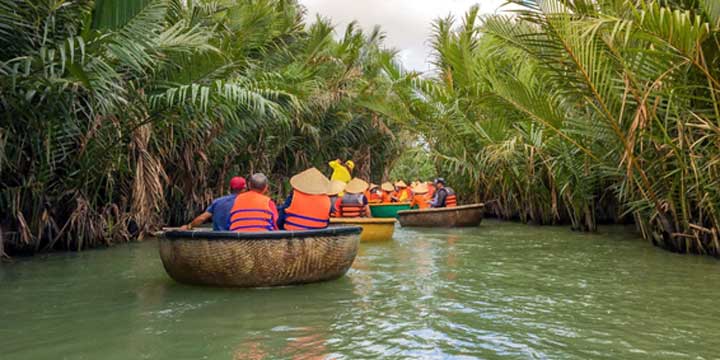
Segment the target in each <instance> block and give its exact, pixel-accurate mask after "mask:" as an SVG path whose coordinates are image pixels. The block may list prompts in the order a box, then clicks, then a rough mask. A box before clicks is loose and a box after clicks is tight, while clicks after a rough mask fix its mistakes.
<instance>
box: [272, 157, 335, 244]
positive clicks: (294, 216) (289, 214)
mask: <svg viewBox="0 0 720 360" xmlns="http://www.w3.org/2000/svg"><path fill="white" fill-rule="evenodd" d="M290 185H292V188H293V191H292V193H291V194H290V196H288V198H287V200H285V204H284V205H283V206H282V210H281V211H282V213H281V216H280V226H281V228H282V229H284V230H313V229H324V228H326V227H327V226H328V223H329V222H330V209H331V207H332V206H331V204H330V197H329V196H328V192H329V191H330V180H328V178H326V177H325V175H323V174H322V173H321V172H320V170H318V169H316V168H310V169H307V170H305V171H303V172H301V173H299V174H297V175H295V176H293V177H292V178H291V179H290Z"/></svg>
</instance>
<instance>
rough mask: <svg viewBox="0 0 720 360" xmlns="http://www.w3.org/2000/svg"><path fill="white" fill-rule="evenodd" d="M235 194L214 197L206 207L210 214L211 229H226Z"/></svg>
mask: <svg viewBox="0 0 720 360" xmlns="http://www.w3.org/2000/svg"><path fill="white" fill-rule="evenodd" d="M235 198H237V194H230V195H225V196H223V197H220V198H217V199H215V201H213V202H212V204H210V206H208V208H207V210H206V211H207V212H209V213H210V214H212V224H213V231H227V230H229V229H228V227H227V226H228V221H229V219H230V211H231V210H232V207H233V205H235Z"/></svg>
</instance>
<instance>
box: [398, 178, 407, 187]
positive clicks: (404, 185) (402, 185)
mask: <svg viewBox="0 0 720 360" xmlns="http://www.w3.org/2000/svg"><path fill="white" fill-rule="evenodd" d="M395 186H397V187H401V188H402V187H407V184H406V183H405V182H404V181H402V180H400V181H398V182H396V183H395Z"/></svg>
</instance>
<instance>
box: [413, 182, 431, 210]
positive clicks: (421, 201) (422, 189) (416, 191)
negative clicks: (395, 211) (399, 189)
mask: <svg viewBox="0 0 720 360" xmlns="http://www.w3.org/2000/svg"><path fill="white" fill-rule="evenodd" d="M412 192H413V198H412V202H410V207H411V208H414V207H417V208H418V209H420V210H423V209H427V208H429V207H430V199H429V198H428V187H427V185H425V184H424V183H418V184H417V185H416V186H415V187H414V188H413V189H412Z"/></svg>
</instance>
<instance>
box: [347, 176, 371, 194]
mask: <svg viewBox="0 0 720 360" xmlns="http://www.w3.org/2000/svg"><path fill="white" fill-rule="evenodd" d="M368 186H369V185H368V183H367V182H366V181H365V180H362V179H358V178H354V179H352V180H350V182H349V183H348V184H347V186H346V187H345V192H346V193H350V194H361V193H363V192H365V190H367V189H368Z"/></svg>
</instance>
